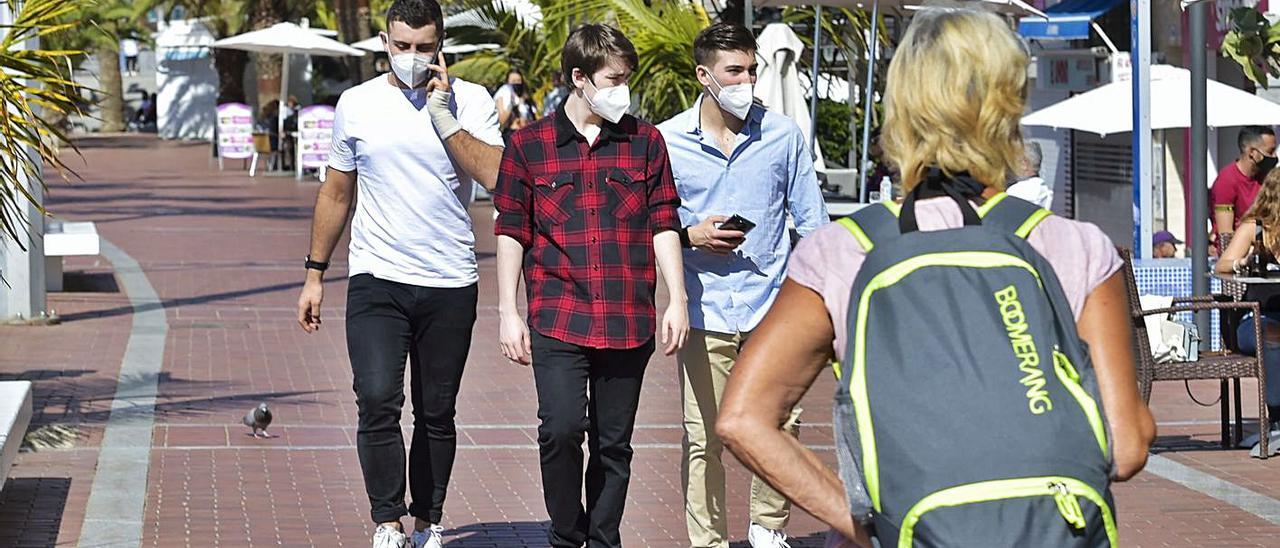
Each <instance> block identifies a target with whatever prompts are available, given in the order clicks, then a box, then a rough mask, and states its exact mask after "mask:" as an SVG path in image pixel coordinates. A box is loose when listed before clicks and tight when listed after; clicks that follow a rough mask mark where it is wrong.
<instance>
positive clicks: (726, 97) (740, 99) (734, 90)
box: [704, 67, 755, 120]
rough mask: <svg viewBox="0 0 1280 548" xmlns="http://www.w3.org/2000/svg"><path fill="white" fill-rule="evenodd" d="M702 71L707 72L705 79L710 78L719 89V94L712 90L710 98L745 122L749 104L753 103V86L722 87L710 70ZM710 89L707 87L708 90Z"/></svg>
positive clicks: (743, 84) (744, 83)
mask: <svg viewBox="0 0 1280 548" xmlns="http://www.w3.org/2000/svg"><path fill="white" fill-rule="evenodd" d="M704 70H706V71H707V77H708V78H711V82H712V83H713V84H715V86H716V87H718V88H720V92H719V93H716V92H715V91H714V90H712V97H715V99H716V102H717V103H720V108H723V109H724V110H725V111H726V112H728V113H729V114H732V115H733V116H734V117H735V118H737V119H739V120H746V119H747V114H750V113H751V104H752V103H753V102H755V86H753V85H751V82H743V83H741V84H734V85H731V86H723V85H720V81H719V80H716V77H715V76H713V75H712V74H711V69H708V68H705V67H704ZM710 87H711V86H707V88H708V89H710Z"/></svg>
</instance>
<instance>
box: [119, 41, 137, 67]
mask: <svg viewBox="0 0 1280 548" xmlns="http://www.w3.org/2000/svg"><path fill="white" fill-rule="evenodd" d="M141 50H142V47H141V46H139V45H138V41H137V40H135V39H133V38H125V39H123V40H121V41H120V54H121V55H123V56H124V73H125V75H126V76H135V75H137V74H138V54H140V53H141Z"/></svg>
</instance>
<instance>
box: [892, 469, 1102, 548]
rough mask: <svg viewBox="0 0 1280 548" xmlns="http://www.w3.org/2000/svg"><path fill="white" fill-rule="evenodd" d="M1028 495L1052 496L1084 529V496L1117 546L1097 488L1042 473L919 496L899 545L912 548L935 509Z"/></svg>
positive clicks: (1069, 521)
mask: <svg viewBox="0 0 1280 548" xmlns="http://www.w3.org/2000/svg"><path fill="white" fill-rule="evenodd" d="M1029 497H1053V501H1054V503H1055V505H1056V506H1057V508H1058V514H1059V515H1061V516H1062V519H1063V520H1065V521H1066V522H1067V524H1068V525H1070V526H1071V527H1072V528H1074V529H1085V528H1086V527H1087V526H1088V521H1087V520H1086V519H1085V516H1084V509H1083V508H1081V506H1080V497H1084V498H1085V499H1087V500H1089V501H1090V502H1092V503H1093V504H1094V506H1097V507H1098V512H1099V513H1100V514H1101V515H1102V523H1103V527H1104V528H1105V529H1106V533H1107V539H1108V540H1109V541H1110V543H1111V545H1112V546H1116V538H1117V532H1116V523H1115V518H1114V516H1113V515H1112V513H1111V507H1110V506H1108V505H1107V502H1106V500H1105V499H1103V498H1102V495H1100V494H1098V491H1097V490H1095V489H1094V488H1093V487H1091V486H1089V484H1087V483H1084V482H1082V481H1080V480H1078V479H1075V478H1068V477H1065V476H1043V477H1030V478H1016V479H1005V480H992V481H983V482H978V483H969V484H965V485H957V486H955V487H951V488H949V489H944V490H942V491H938V492H935V493H933V494H930V495H928V496H926V497H924V498H922V499H920V501H919V502H917V503H916V504H915V506H912V507H911V510H910V511H908V512H907V514H906V516H904V517H903V519H902V529H901V533H900V534H899V535H898V548H911V546H912V545H913V543H914V542H915V538H914V537H915V527H916V524H917V523H919V521H920V519H921V518H923V517H924V515H925V514H927V513H929V512H932V511H934V510H937V509H940V508H951V507H956V506H964V505H968V504H978V503H983V502H997V501H1002V500H1009V499H1017V498H1029Z"/></svg>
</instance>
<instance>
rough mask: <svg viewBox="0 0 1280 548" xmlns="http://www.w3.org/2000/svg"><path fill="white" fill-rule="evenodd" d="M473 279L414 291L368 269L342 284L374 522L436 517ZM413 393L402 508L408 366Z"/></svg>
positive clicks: (359, 445)
mask: <svg viewBox="0 0 1280 548" xmlns="http://www.w3.org/2000/svg"><path fill="white" fill-rule="evenodd" d="M476 295H477V291H476V285H475V284H472V285H470V286H467V287H461V288H456V289H455V288H433V287H418V286H413V285H407V284H402V283H396V282H391V281H386V280H380V279H377V278H374V277H373V276H370V275H368V274H360V275H357V276H353V277H352V278H351V280H350V283H349V285H348V288H347V353H348V354H349V355H350V358H351V372H352V375H353V377H354V382H353V388H354V389H355V393H356V406H357V408H358V411H359V417H360V422H359V427H358V429H357V430H356V452H357V453H358V454H359V456H360V468H361V470H362V471H363V472H364V485H365V491H366V492H367V493H368V495H369V505H370V506H371V511H370V513H371V516H372V518H373V521H374V522H375V523H383V522H388V521H396V520H398V519H400V518H401V517H402V516H404V515H405V514H406V513H408V514H412V515H413V516H414V517H417V518H421V519H424V520H427V521H430V522H431V523H433V524H438V523H440V520H441V518H442V516H443V510H444V498H445V492H446V491H447V489H448V487H449V475H450V473H451V472H452V471H453V457H454V452H455V451H456V449H457V431H456V430H455V428H454V422H453V418H454V415H455V402H456V401H457V396H458V386H459V383H460V382H461V380H462V370H463V367H464V366H465V365H466V362H467V351H468V350H469V349H470V348H471V328H472V326H474V325H475V322H476ZM406 357H407V358H408V362H409V372H410V378H409V380H410V382H411V383H412V384H411V390H410V392H411V395H412V397H413V441H412V442H411V445H410V447H409V489H410V492H411V494H412V495H413V504H412V505H411V506H409V507H408V508H405V504H404V494H405V458H404V436H403V434H402V433H401V431H400V414H401V411H402V409H403V407H404V366H405V358H406Z"/></svg>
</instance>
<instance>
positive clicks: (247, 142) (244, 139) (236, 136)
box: [217, 103, 253, 160]
mask: <svg viewBox="0 0 1280 548" xmlns="http://www.w3.org/2000/svg"><path fill="white" fill-rule="evenodd" d="M217 117H218V157H219V158H226V159H228V160H242V159H245V158H251V157H253V109H251V108H249V105H246V104H244V103H223V104H221V105H218V111H217Z"/></svg>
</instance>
